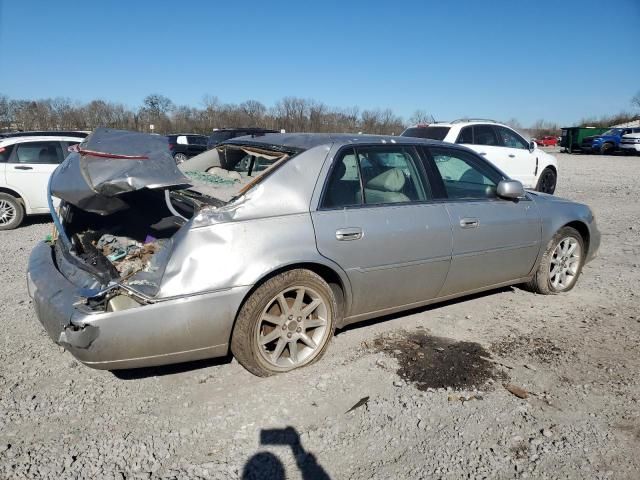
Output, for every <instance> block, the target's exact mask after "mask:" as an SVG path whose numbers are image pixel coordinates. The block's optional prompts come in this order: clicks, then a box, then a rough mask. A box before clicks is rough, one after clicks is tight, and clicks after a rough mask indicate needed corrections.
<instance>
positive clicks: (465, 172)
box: [429, 148, 501, 200]
mask: <svg viewBox="0 0 640 480" xmlns="http://www.w3.org/2000/svg"><path fill="white" fill-rule="evenodd" d="M429 151H430V152H431V156H432V157H433V160H434V162H435V165H436V168H437V170H438V173H439V174H440V176H441V177H442V181H443V183H444V188H445V191H446V193H447V197H448V198H450V199H470V200H473V199H486V198H494V197H495V195H496V187H497V185H498V182H499V181H500V180H501V178H500V176H499V175H498V174H497V172H495V171H494V170H493V169H491V168H490V167H488V166H487V165H486V164H485V163H484V162H483V161H482V160H480V159H478V158H476V157H475V156H474V155H472V154H470V153H468V152H463V151H461V150H454V149H448V148H430V149H429Z"/></svg>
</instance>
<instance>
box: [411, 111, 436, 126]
mask: <svg viewBox="0 0 640 480" xmlns="http://www.w3.org/2000/svg"><path fill="white" fill-rule="evenodd" d="M433 122H435V118H433V115H431V114H430V113H427V111H426V110H416V111H415V112H413V114H412V115H411V117H409V123H410V124H412V125H417V124H420V123H433Z"/></svg>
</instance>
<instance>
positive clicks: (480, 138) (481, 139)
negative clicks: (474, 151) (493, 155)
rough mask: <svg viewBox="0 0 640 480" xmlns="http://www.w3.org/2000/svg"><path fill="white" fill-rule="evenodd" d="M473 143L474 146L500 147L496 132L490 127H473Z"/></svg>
mask: <svg viewBox="0 0 640 480" xmlns="http://www.w3.org/2000/svg"><path fill="white" fill-rule="evenodd" d="M473 143H474V144H475V145H489V146H496V147H497V146H500V142H499V141H498V137H497V136H496V132H495V130H494V129H493V127H492V126H491V125H474V127H473Z"/></svg>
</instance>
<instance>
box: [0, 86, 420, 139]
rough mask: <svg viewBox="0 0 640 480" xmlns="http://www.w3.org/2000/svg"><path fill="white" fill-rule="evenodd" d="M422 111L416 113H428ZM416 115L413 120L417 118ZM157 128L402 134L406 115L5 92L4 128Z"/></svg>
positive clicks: (301, 102)
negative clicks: (131, 103) (134, 104)
mask: <svg viewBox="0 0 640 480" xmlns="http://www.w3.org/2000/svg"><path fill="white" fill-rule="evenodd" d="M425 116H426V114H424V113H423V112H422V111H417V112H416V113H415V114H414V115H413V117H416V118H418V117H420V118H422V117H425ZM413 117H412V119H413ZM151 125H153V127H154V128H153V131H154V132H156V133H162V134H166V133H177V132H190V133H202V134H210V133H211V131H212V130H213V129H214V128H223V127H263V128H270V129H274V130H281V129H284V130H286V131H287V132H350V133H358V132H366V133H373V134H386V135H391V134H395V135H399V134H400V133H401V132H402V130H403V129H404V128H405V123H404V120H403V118H402V117H400V116H398V115H396V114H394V113H393V111H392V110H390V109H369V110H360V109H359V108H358V107H350V108H333V107H329V106H327V105H325V104H324V103H322V102H318V101H315V100H308V99H303V98H297V97H284V98H282V99H281V100H279V101H278V102H276V103H275V105H273V106H272V107H270V108H269V107H267V106H265V105H264V104H263V103H261V102H259V101H257V100H247V101H245V102H242V103H240V104H228V103H222V102H221V101H220V100H219V99H218V98H217V97H213V96H205V97H204V98H203V101H202V107H201V108H196V107H190V106H186V105H175V104H174V103H173V102H172V101H171V100H170V99H169V98H167V97H165V96H163V95H158V94H152V95H148V96H147V97H145V98H144V100H143V101H142V105H141V106H140V107H139V108H137V109H133V108H130V107H128V106H126V105H124V104H122V103H117V102H110V101H105V100H92V101H90V102H88V103H80V102H74V101H73V100H71V99H68V98H46V99H40V100H22V99H10V98H9V97H7V96H6V95H2V94H0V130H5V131H6V130H93V129H94V128H96V127H111V128H118V129H127V130H138V131H143V132H149V131H150V126H151Z"/></svg>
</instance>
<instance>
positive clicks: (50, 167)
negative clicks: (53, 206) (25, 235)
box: [5, 140, 64, 213]
mask: <svg viewBox="0 0 640 480" xmlns="http://www.w3.org/2000/svg"><path fill="white" fill-rule="evenodd" d="M63 159H64V154H63V152H62V146H61V145H60V142H59V141H56V140H39V141H27V142H21V143H18V144H16V145H15V147H14V148H13V152H12V154H11V156H10V157H9V160H8V162H7V164H6V167H5V168H6V173H5V176H6V180H7V186H8V187H9V188H14V189H15V190H17V191H18V192H20V193H21V194H22V195H23V196H24V197H25V202H27V204H28V205H29V209H30V213H46V212H48V211H49V208H48V206H47V185H48V183H49V177H50V176H51V174H52V173H53V171H54V170H55V169H56V167H57V166H58V164H59V163H60V162H62V160H63Z"/></svg>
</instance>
